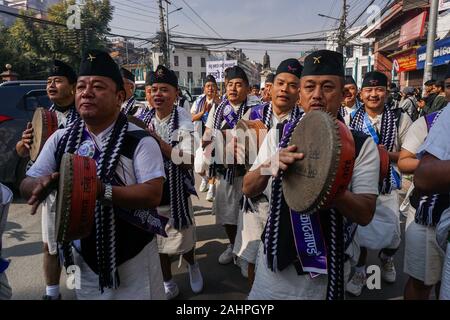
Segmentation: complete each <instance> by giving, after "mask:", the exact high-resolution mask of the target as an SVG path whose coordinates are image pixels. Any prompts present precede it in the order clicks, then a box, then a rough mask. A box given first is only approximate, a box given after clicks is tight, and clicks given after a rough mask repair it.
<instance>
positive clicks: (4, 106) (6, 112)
mask: <svg viewBox="0 0 450 320" xmlns="http://www.w3.org/2000/svg"><path fill="white" fill-rule="evenodd" d="M50 106H51V102H50V100H49V99H48V97H47V92H46V81H45V80H38V81H8V82H4V83H1V84H0V182H1V183H4V184H8V185H10V186H11V187H13V188H17V187H18V186H19V184H20V182H21V180H22V179H23V177H24V176H25V168H26V164H27V162H28V161H29V159H22V158H20V157H19V156H18V155H17V153H16V149H15V146H16V143H17V141H19V140H20V138H21V136H22V132H23V130H24V129H25V128H26V125H27V122H29V121H31V120H32V118H33V113H34V111H35V110H36V108H37V107H44V108H49V107H50Z"/></svg>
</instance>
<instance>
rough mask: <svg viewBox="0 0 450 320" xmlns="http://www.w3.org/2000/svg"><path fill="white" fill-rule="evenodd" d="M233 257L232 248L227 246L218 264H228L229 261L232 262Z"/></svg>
mask: <svg viewBox="0 0 450 320" xmlns="http://www.w3.org/2000/svg"><path fill="white" fill-rule="evenodd" d="M233 258H234V255H233V246H232V245H231V244H229V245H228V246H227V250H225V251H224V252H223V253H222V254H221V255H220V257H219V263H220V264H229V263H230V262H231V261H233Z"/></svg>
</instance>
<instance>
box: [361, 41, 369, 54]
mask: <svg viewBox="0 0 450 320" xmlns="http://www.w3.org/2000/svg"><path fill="white" fill-rule="evenodd" d="M369 48H370V43H364V44H363V46H362V55H363V56H368V55H369Z"/></svg>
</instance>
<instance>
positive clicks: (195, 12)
mask: <svg viewBox="0 0 450 320" xmlns="http://www.w3.org/2000/svg"><path fill="white" fill-rule="evenodd" d="M181 1H183V3H184V4H185V5H186V6H188V7H189V9H191V11H192V12H193V13H194V14H195V15H196V16H197V17H199V19H200V20H202V21H203V23H204V24H206V25H207V26H208V28H209V29H211V30H212V31H213V32H214V33H215V34H216V35H217V36H219V38H222V36H221V35H220V34H219V33H218V32H217V31H216V30H214V28H213V27H211V26H210V25H209V24H208V22H206V21H205V19H203V18H202V17H201V16H200V15H199V14H198V13H197V11H195V10H194V9H193V8H192V7H191V6H190V5H189V4H188V3H187V2H186V1H185V0H181Z"/></svg>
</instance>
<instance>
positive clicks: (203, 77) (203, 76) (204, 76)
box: [200, 72, 206, 80]
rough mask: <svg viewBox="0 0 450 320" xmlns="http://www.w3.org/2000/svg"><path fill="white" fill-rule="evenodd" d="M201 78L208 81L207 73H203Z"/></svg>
mask: <svg viewBox="0 0 450 320" xmlns="http://www.w3.org/2000/svg"><path fill="white" fill-rule="evenodd" d="M200 77H201V78H202V80H206V72H202V73H201V74H200Z"/></svg>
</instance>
